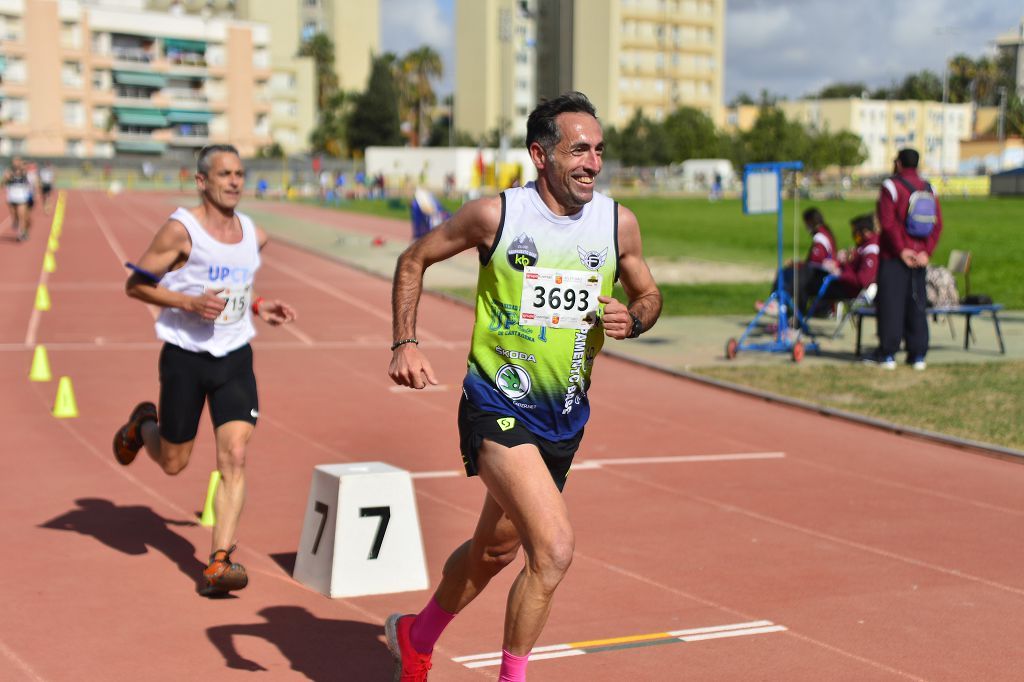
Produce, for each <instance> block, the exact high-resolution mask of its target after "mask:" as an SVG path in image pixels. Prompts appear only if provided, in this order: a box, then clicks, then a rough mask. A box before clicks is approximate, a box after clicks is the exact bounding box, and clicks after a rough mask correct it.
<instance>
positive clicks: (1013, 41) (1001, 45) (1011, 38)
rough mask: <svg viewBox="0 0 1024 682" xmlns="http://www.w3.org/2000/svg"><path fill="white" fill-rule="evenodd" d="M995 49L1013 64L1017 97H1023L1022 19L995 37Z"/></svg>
mask: <svg viewBox="0 0 1024 682" xmlns="http://www.w3.org/2000/svg"><path fill="white" fill-rule="evenodd" d="M996 50H997V51H998V53H999V54H1000V55H1001V56H1004V57H1006V58H1007V59H1008V60H1009V63H1010V64H1012V65H1013V74H1014V84H1015V87H1016V94H1017V97H1024V19H1022V20H1021V22H1020V23H1019V24H1018V25H1017V27H1016V28H1015V29H1014V30H1013V31H1008V32H1007V33H1004V34H1003V35H1000V36H997V37H996ZM1011 94H1013V93H1011Z"/></svg>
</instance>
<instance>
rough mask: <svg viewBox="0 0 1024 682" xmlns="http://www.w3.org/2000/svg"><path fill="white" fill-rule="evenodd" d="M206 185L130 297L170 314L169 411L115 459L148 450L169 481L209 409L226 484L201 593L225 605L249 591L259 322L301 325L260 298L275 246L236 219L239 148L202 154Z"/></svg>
mask: <svg viewBox="0 0 1024 682" xmlns="http://www.w3.org/2000/svg"><path fill="white" fill-rule="evenodd" d="M196 185H197V186H198V189H199V192H200V196H201V198H202V204H201V205H200V206H197V207H196V208H193V209H185V208H179V209H177V210H176V211H175V212H174V213H173V214H171V217H170V218H169V219H168V221H167V222H166V223H164V225H163V227H161V228H160V230H159V231H158V232H157V233H156V236H155V237H154V238H153V242H152V243H151V244H150V245H149V248H148V249H146V252H145V253H144V254H142V258H140V259H139V262H138V264H132V263H129V264H128V267H129V268H131V269H132V271H133V272H132V274H131V276H130V277H129V278H128V282H127V283H126V285H125V290H126V291H127V293H128V295H129V296H131V297H132V298H137V299H139V300H140V301H142V302H144V303H148V304H150V305H156V306H160V307H161V308H162V311H161V312H160V316H159V318H157V321H156V334H157V337H158V338H160V339H161V340H162V341H163V342H164V346H163V349H162V350H161V351H160V408H159V412H158V410H157V406H156V405H154V404H153V403H151V402H142V403H139V404H138V405H136V406H135V409H134V410H132V413H131V416H130V417H129V419H128V423H126V424H125V425H124V426H122V427H121V428H120V429H118V431H117V433H116V434H115V435H114V456H115V457H116V458H117V461H118V462H119V463H120V464H122V465H125V466H127V465H129V464H131V463H132V461H134V459H135V456H136V455H137V454H138V452H139V450H141V449H142V448H143V447H145V448H146V452H147V453H149V456H150V457H152V458H153V460H154V461H155V462H156V463H157V464H159V465H160V467H161V468H162V469H163V470H164V472H165V473H167V474H168V475H171V476H174V475H176V474H178V473H180V472H181V471H182V470H183V469H184V468H185V467H186V466H187V465H188V462H189V458H190V456H191V454H192V446H193V444H194V443H195V437H196V432H197V431H198V428H199V418H200V416H201V414H202V411H203V404H204V403H206V402H209V405H210V417H211V418H212V420H213V426H214V433H215V434H216V438H217V469H218V471H219V472H220V476H221V482H220V485H219V486H218V487H217V494H216V497H215V499H214V514H215V517H216V522H215V524H214V526H213V542H212V551H211V554H210V562H209V564H208V566H207V568H206V570H204V571H203V576H202V578H200V580H199V584H198V586H197V591H198V592H199V594H201V595H203V596H217V595H222V594H225V593H227V592H229V591H232V590H240V589H242V588H243V587H245V586H246V584H247V583H248V576H247V575H246V571H245V568H244V567H243V566H242V565H241V564H239V563H236V562H234V561H232V560H231V552H232V551H233V550H234V548H235V547H234V543H235V537H236V531H237V528H238V520H239V517H240V516H241V513H242V507H243V506H244V504H245V458H246V445H247V444H248V442H249V439H250V438H251V437H252V434H253V430H254V428H255V426H256V420H257V418H258V417H259V400H258V397H257V394H256V377H255V376H254V374H253V366H252V347H251V346H250V345H249V341H250V340H251V339H252V338H253V337H254V336H255V335H256V330H255V328H254V327H253V323H252V315H254V314H255V315H256V316H258V317H260V318H261V319H262V320H263V321H264V322H267V323H269V324H271V325H279V324H285V323H288V322H291V321H292V320H294V319H295V311H294V310H293V309H292V308H291V306H289V305H288V304H286V303H283V302H281V301H277V300H274V301H270V300H266V301H265V300H263V298H262V297H258V296H257V297H254V291H253V283H254V279H255V276H256V271H257V270H258V269H259V267H260V251H261V250H262V249H263V247H264V246H266V244H267V235H266V233H264V232H263V230H261V229H260V228H258V227H256V226H255V225H254V224H253V222H252V220H251V219H250V218H249V217H248V216H247V215H245V214H244V213H240V212H238V211H236V210H235V207H236V206H237V205H238V202H239V200H240V199H241V198H242V190H243V187H244V185H245V169H244V168H243V166H242V161H241V159H240V158H239V156H238V151H237V150H236V149H235V148H234V147H232V146H230V145H211V146H208V147H204V148H203V149H202V150H201V151H200V152H199V160H198V162H197V172H196Z"/></svg>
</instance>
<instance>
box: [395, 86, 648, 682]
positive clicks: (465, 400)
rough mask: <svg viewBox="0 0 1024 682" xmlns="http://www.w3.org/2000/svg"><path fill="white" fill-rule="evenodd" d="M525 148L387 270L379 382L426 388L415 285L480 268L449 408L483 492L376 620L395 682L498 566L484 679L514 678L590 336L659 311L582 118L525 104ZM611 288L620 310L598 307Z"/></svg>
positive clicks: (549, 563) (413, 668) (548, 539)
mask: <svg viewBox="0 0 1024 682" xmlns="http://www.w3.org/2000/svg"><path fill="white" fill-rule="evenodd" d="M526 145H527V149H528V150H529V153H530V157H531V159H532V161H533V164H534V166H535V167H536V168H537V175H538V177H537V181H536V182H531V183H528V184H527V185H526V186H525V187H517V188H513V189H509V190H506V191H505V192H503V193H501V195H499V196H497V197H493V198H485V199H478V200H476V201H471V202H469V203H467V204H466V205H465V206H463V207H462V208H461V209H460V210H459V211H458V212H457V213H456V214H455V215H454V216H452V218H451V219H449V220H447V221H446V222H444V223H443V224H441V225H440V226H438V227H437V228H435V229H434V230H432V231H430V232H429V233H428V234H427V235H425V236H424V237H422V238H421V239H419V240H417V241H416V242H414V243H413V244H412V245H411V246H410V247H409V248H408V249H406V251H405V252H404V253H403V254H402V256H401V257H400V258H399V261H398V266H397V268H396V271H395V281H394V290H393V296H392V307H393V314H394V321H393V327H394V330H393V331H394V343H393V344H392V347H391V350H392V359H391V366H390V368H389V370H388V373H389V374H390V376H391V378H392V380H394V381H395V383H397V384H400V385H403V386H409V387H411V388H417V389H422V388H424V387H425V386H426V385H427V384H437V383H438V381H437V378H436V376H435V375H434V371H433V369H432V368H431V366H430V363H429V362H428V361H427V359H426V357H425V356H424V354H423V353H422V352H421V351H420V349H419V347H418V343H419V342H418V341H417V339H416V314H417V307H418V303H419V298H420V293H421V291H422V287H423V273H424V271H425V270H426V268H427V267H428V266H430V265H431V264H433V263H437V262H439V261H442V260H445V259H447V258H451V257H452V256H454V255H455V254H457V253H460V252H462V251H465V250H466V249H470V248H474V249H476V251H477V253H478V255H479V257H480V274H479V277H478V280H477V293H476V323H475V325H474V327H473V340H472V346H471V349H470V354H469V362H468V365H469V367H468V371H467V373H466V377H465V380H464V381H463V387H462V392H463V397H462V400H461V403H460V405H459V415H458V423H459V434H460V441H461V450H462V459H463V464H464V466H465V468H466V473H467V474H468V475H470V476H479V477H480V479H481V480H482V481H483V484H484V486H485V487H486V489H487V496H486V498H485V500H484V505H483V510H482V511H481V513H480V518H479V521H478V523H477V527H476V532H475V533H474V535H473V537H472V538H471V539H470V540H467V541H466V542H465V543H464V544H463V545H462V546H460V547H459V548H458V549H456V550H455V551H454V552H453V553H452V555H451V556H450V557H449V559H448V561H447V562H446V563H445V567H444V575H443V577H442V579H441V584H440V585H439V586H438V588H437V590H436V591H435V592H434V595H433V597H432V598H431V599H430V601H429V602H428V603H427V605H426V607H425V608H424V609H423V610H422V611H421V612H420V613H419V614H416V615H412V614H407V615H403V614H399V613H396V614H392V615H391V616H389V617H388V619H387V621H386V623H385V627H384V630H385V635H386V637H387V642H388V647H389V648H390V649H391V652H392V655H393V656H394V657H395V659H396V662H397V665H396V675H395V679H396V680H397V679H401V680H426V679H427V672H428V670H429V669H430V665H431V661H430V657H431V653H432V651H433V647H434V644H435V642H436V641H437V639H438V638H439V637H440V635H441V632H442V631H443V629H444V628H445V626H447V624H448V623H449V622H450V621H451V620H452V619H453V618H454V617H455V616H456V615H457V614H458V613H459V612H460V611H462V609H464V608H465V607H466V606H468V605H469V603H470V602H472V601H473V599H474V598H476V596H477V595H478V594H480V592H481V591H482V590H483V589H484V587H485V586H486V585H487V583H488V582H489V581H490V580H491V578H493V577H494V576H495V575H497V574H498V573H499V572H500V571H501V570H502V569H503V568H505V567H506V566H508V565H509V564H510V563H512V562H513V561H514V560H515V558H516V555H517V553H518V551H519V548H520V547H522V548H523V550H524V553H525V555H526V557H525V558H526V561H525V566H524V567H523V569H522V570H521V572H520V573H519V575H518V577H517V578H516V580H515V582H514V584H513V586H512V590H511V592H510V594H509V598H508V605H507V611H506V614H505V629H504V639H503V644H502V665H501V672H500V678H499V679H500V680H503V681H506V682H511V681H517V680H525V679H526V661H527V657H528V655H529V652H530V649H531V648H532V647H533V645H534V643H535V642H536V641H537V638H538V637H539V636H540V633H541V630H542V629H543V628H544V624H545V622H546V621H547V617H548V613H549V611H550V608H551V602H552V597H553V595H554V591H555V588H556V587H557V586H558V584H559V582H561V580H562V578H563V577H564V576H565V574H566V571H567V570H568V569H569V564H570V563H571V562H572V556H573V545H574V538H573V529H572V525H571V524H570V522H569V515H568V510H567V509H566V505H565V502H564V500H563V498H562V496H561V490H562V488H563V486H564V485H565V480H566V476H567V475H568V473H569V468H570V465H571V464H572V459H573V456H574V455H575V453H576V450H577V448H578V447H579V444H580V441H581V439H582V438H583V428H584V426H585V425H586V422H587V418H588V417H589V415H590V407H589V402H588V398H587V394H588V390H589V388H590V376H591V371H592V369H593V365H594V361H595V359H596V356H597V354H598V352H599V351H600V350H601V347H602V346H603V344H604V339H605V336H610V337H611V338H613V339H626V338H635V337H636V336H639V335H640V334H641V333H642V332H644V331H646V330H647V329H650V328H651V326H652V325H653V324H654V323H655V321H656V320H657V319H658V316H659V315H660V313H661V293H660V292H659V291H658V287H657V286H656V284H655V282H654V279H653V277H651V272H650V270H649V269H648V267H647V263H646V262H645V261H644V258H643V254H642V249H641V241H640V227H639V224H638V223H637V219H636V216H635V215H633V212H632V211H630V210H629V209H627V208H625V207H623V206H620V205H619V204H618V203H617V202H615V201H613V200H612V199H611V198H609V197H607V196H605V195H603V194H601V193H600V192H597V191H596V190H595V188H594V184H595V182H596V179H597V175H598V173H600V172H601V165H602V159H601V156H602V154H603V152H604V137H603V134H602V131H601V124H600V123H599V122H598V120H597V117H596V113H595V111H594V107H593V105H592V104H591V103H590V101H589V100H588V99H587V98H586V96H584V95H583V94H581V93H578V92H573V93H568V94H565V95H562V96H560V97H557V98H555V99H552V100H549V101H547V102H544V103H542V104H540V105H539V106H538V107H537V108H536V109H534V111H533V113H531V114H530V117H529V120H528V122H527V132H526ZM616 279H618V280H620V281H621V282H622V285H623V288H624V290H625V292H626V296H627V297H628V299H629V301H628V305H624V304H623V303H621V302H619V301H618V300H616V299H614V298H612V296H611V294H612V285H613V283H614V282H615V280H616Z"/></svg>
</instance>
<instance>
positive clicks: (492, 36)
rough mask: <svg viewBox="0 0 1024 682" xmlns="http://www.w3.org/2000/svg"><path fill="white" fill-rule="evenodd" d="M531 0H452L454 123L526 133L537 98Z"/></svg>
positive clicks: (477, 130) (482, 130)
mask: <svg viewBox="0 0 1024 682" xmlns="http://www.w3.org/2000/svg"><path fill="white" fill-rule="evenodd" d="M536 8H537V2H536V0H456V2H455V103H454V110H455V127H456V128H457V129H458V130H462V131H465V132H468V133H469V134H471V135H474V136H477V137H480V136H482V135H484V134H486V133H488V132H490V131H492V130H500V131H503V132H504V133H505V134H506V136H513V137H522V136H524V135H525V134H526V118H527V116H528V115H529V113H530V111H531V110H532V109H533V107H534V106H535V105H536V103H537V89H536V84H535V81H536V73H537V60H536V55H537V50H536V20H535V16H536V14H535V13H536Z"/></svg>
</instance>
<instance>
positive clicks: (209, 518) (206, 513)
mask: <svg viewBox="0 0 1024 682" xmlns="http://www.w3.org/2000/svg"><path fill="white" fill-rule="evenodd" d="M218 485H220V472H219V471H214V472H213V473H211V474H210V483H209V485H207V486H206V502H204V503H203V513H202V515H201V516H200V517H199V525H200V526H205V527H207V528H209V527H211V526H213V524H215V523H217V517H216V516H214V513H213V500H214V498H215V497H216V496H217V486H218Z"/></svg>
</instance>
